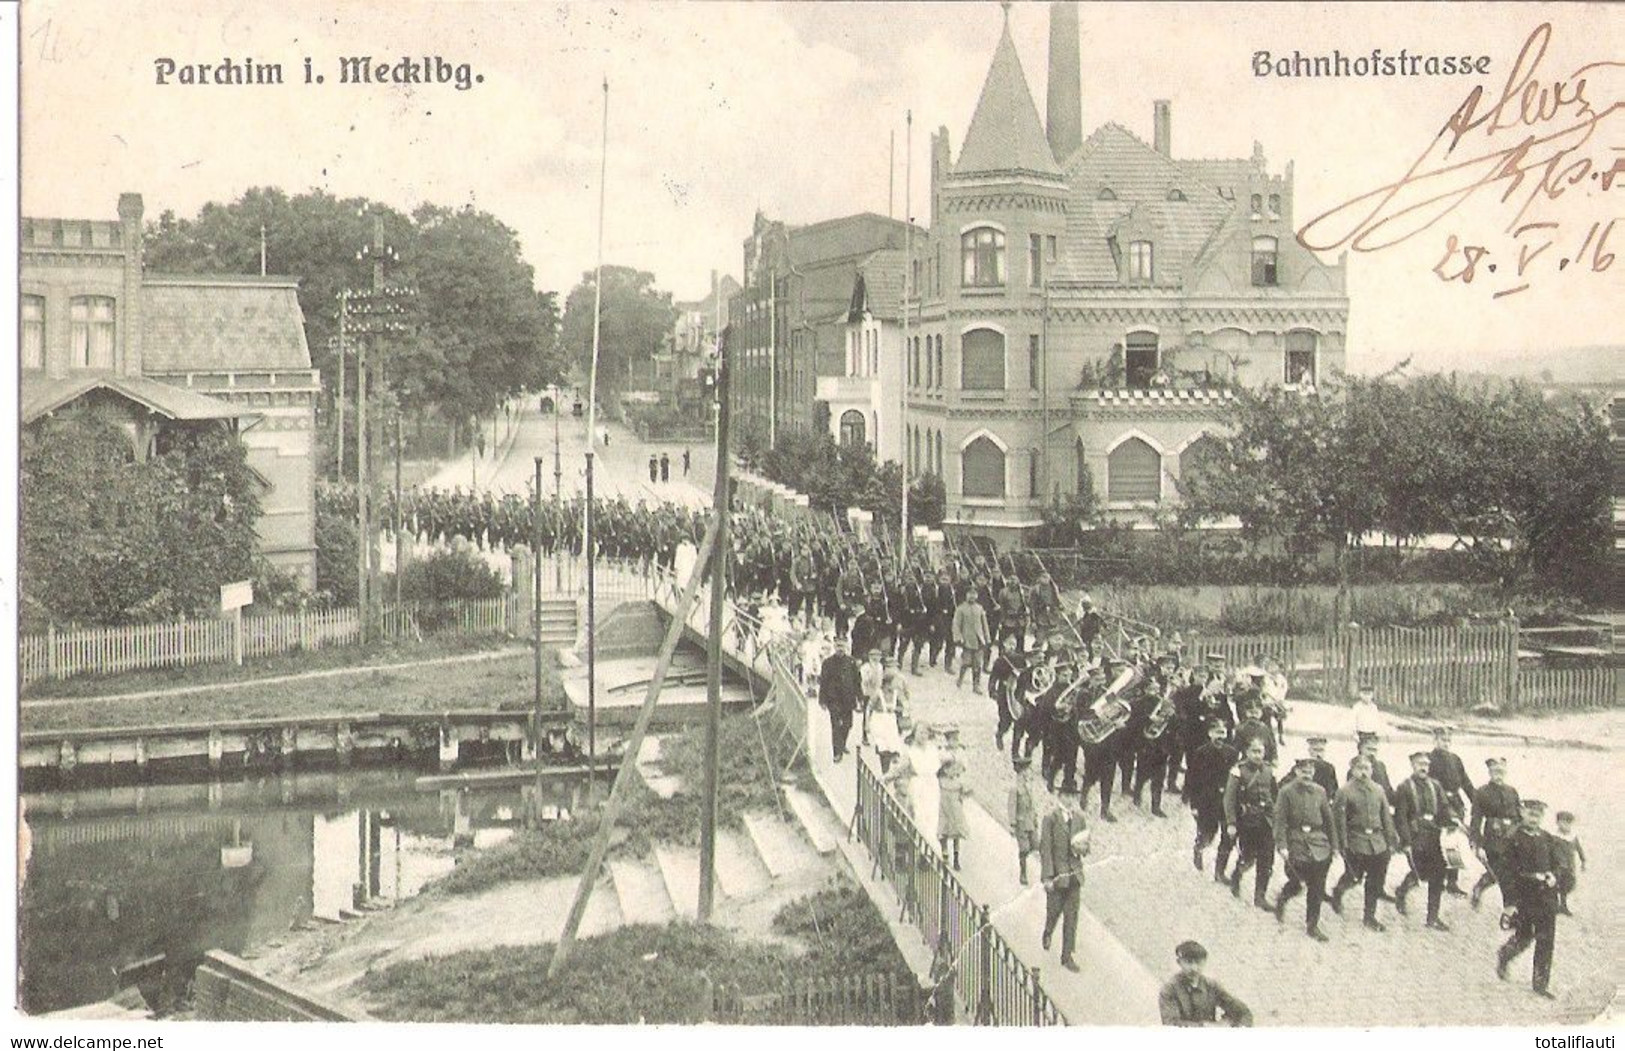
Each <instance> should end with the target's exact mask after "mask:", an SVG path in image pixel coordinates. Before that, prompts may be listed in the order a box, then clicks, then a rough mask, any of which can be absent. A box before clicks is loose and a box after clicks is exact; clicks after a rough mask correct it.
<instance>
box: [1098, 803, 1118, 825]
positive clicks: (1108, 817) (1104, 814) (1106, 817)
mask: <svg viewBox="0 0 1625 1051" xmlns="http://www.w3.org/2000/svg"><path fill="white" fill-rule="evenodd" d="M1100 820H1102V821H1110V822H1111V823H1113V824H1116V823H1117V819H1116V818H1115V817H1112V812H1111V811H1110V810H1107V809H1106V808H1105V807H1101V808H1100Z"/></svg>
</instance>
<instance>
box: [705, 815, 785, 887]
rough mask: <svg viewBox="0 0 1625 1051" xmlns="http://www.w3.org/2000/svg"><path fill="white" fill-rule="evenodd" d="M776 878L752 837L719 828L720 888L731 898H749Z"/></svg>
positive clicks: (718, 875)
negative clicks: (757, 850)
mask: <svg viewBox="0 0 1625 1051" xmlns="http://www.w3.org/2000/svg"><path fill="white" fill-rule="evenodd" d="M772 882H773V876H772V875H771V874H770V873H769V872H768V871H767V865H765V864H764V863H763V861H762V858H761V855H759V854H758V853H757V852H756V846H755V844H754V843H752V842H751V840H750V837H748V836H745V835H742V834H740V833H738V832H735V831H733V830H732V829H727V828H719V829H717V889H718V890H719V891H721V892H722V895H723V896H724V897H728V898H749V897H751V896H752V895H755V894H760V893H761V892H762V891H764V890H766V889H767V888H768V887H769V886H770V885H771V884H772Z"/></svg>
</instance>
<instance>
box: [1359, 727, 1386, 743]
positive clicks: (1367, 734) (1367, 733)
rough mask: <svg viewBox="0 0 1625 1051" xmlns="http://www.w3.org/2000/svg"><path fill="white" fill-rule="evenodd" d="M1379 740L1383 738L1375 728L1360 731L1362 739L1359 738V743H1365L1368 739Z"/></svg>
mask: <svg viewBox="0 0 1625 1051" xmlns="http://www.w3.org/2000/svg"><path fill="white" fill-rule="evenodd" d="M1378 740H1381V737H1380V735H1379V734H1378V733H1377V732H1376V731H1375V730H1361V731H1360V740H1359V742H1358V743H1359V744H1365V743H1366V742H1367V741H1378Z"/></svg>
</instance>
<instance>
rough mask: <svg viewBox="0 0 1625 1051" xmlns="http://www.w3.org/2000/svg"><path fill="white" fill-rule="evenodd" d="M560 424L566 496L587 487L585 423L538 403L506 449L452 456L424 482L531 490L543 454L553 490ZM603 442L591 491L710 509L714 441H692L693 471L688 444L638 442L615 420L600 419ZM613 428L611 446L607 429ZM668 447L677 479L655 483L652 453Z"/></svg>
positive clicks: (545, 483) (547, 488) (546, 489)
mask: <svg viewBox="0 0 1625 1051" xmlns="http://www.w3.org/2000/svg"><path fill="white" fill-rule="evenodd" d="M555 422H557V424H558V436H559V461H560V465H561V467H562V468H563V475H562V479H561V480H562V486H563V489H564V492H565V494H566V495H570V494H574V493H579V492H583V491H584V490H585V488H586V447H587V441H586V421H585V420H584V419H576V418H575V417H574V416H571V415H568V414H565V415H564V416H562V417H559V418H557V419H556V421H555V417H554V416H553V415H552V414H548V415H546V416H544V415H542V414H541V413H540V412H538V411H537V409H536V407H535V406H533V405H529V404H527V405H526V406H525V408H524V409H523V410H522V411H521V412H520V414H519V419H518V434H517V435H516V436H515V437H514V439H513V442H512V444H511V446H509V447H508V448H507V449H506V450H505V451H504V450H502V449H501V447H500V446H499V447H498V448H497V449H495V450H493V451H492V452H493V455H491V456H487V457H485V458H483V459H479V460H478V461H477V462H474V463H471V462H470V460H469V459H466V458H465V459H462V460H457V461H453V462H450V463H448V464H446V465H445V466H444V467H442V468H441V469H440V470H439V471H437V472H436V473H435V474H434V475H433V476H431V477H430V479H429V480H428V481H427V482H425V483H424V485H425V487H427V488H440V489H452V488H461V489H463V490H465V491H466V490H468V489H470V488H472V489H475V490H476V491H480V492H485V491H490V492H492V493H494V494H496V495H501V494H503V493H525V492H527V491H528V487H529V485H530V481H531V478H532V476H533V475H534V473H535V465H534V460H535V458H536V457H538V456H539V457H541V458H542V491H543V493H544V494H550V493H552V492H553V435H554V423H555ZM597 429H598V431H599V435H598V441H597V442H596V443H594V449H593V451H594V453H595V456H594V462H593V490H594V492H595V493H597V494H599V495H602V496H609V497H613V496H621V497H625V498H626V499H627V500H629V501H631V502H633V503H636V502H637V501H639V500H647V501H650V502H651V503H652V502H655V501H672V502H675V503H681V504H684V505H687V506H690V507H704V506H707V505H709V504H710V502H711V487H712V484H713V481H714V479H715V477H716V475H715V474H714V469H715V463H716V456H715V452H716V450H715V449H714V448H713V447H712V446H709V445H703V446H702V445H693V446H687V447H686V448H688V450H689V452H690V454H691V456H690V469H689V474H688V476H687V477H686V478H685V477H684V476H683V449H684V448H685V446H683V445H681V444H676V443H672V444H653V445H645V444H643V443H641V442H639V441H638V439H637V435H635V434H634V433H633V432H632V431H631V430H630V429H628V428H626V427H623V426H621V425H620V424H615V423H605V422H600V423H599V424H598V428H597ZM606 430H607V431H608V432H609V436H610V441H609V444H608V445H607V446H606V445H604V442H603V433H604V432H605V431H606ZM651 452H653V453H655V454H657V455H658V454H659V453H666V454H667V456H669V457H670V460H671V479H670V480H669V481H666V482H654V483H651V482H650V481H649V454H650V453H651Z"/></svg>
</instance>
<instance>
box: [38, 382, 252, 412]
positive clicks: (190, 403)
mask: <svg viewBox="0 0 1625 1051" xmlns="http://www.w3.org/2000/svg"><path fill="white" fill-rule="evenodd" d="M93 390H110V391H113V392H114V393H116V394H121V395H123V396H124V397H126V398H129V399H130V400H131V401H134V402H137V403H139V404H141V405H143V406H145V407H146V408H147V409H149V410H151V411H152V412H155V413H157V414H158V415H160V416H164V417H167V418H169V419H171V420H231V419H238V418H241V417H256V416H259V415H260V414H259V413H257V412H254V411H253V410H251V409H241V408H238V407H237V406H235V405H232V404H230V403H229V402H225V401H221V400H220V399H218V398H211V397H209V396H207V395H205V394H198V393H196V392H195V391H189V390H183V389H181V388H180V387H172V386H170V385H169V384H167V383H160V382H159V381H157V380H152V379H146V378H144V377H141V376H104V375H95V376H61V377H57V378H55V379H45V378H39V377H25V378H24V379H23V387H22V416H23V422H24V423H28V422H31V421H33V420H35V419H37V418H38V417H40V416H43V415H44V414H45V413H48V412H54V411H55V410H57V409H60V408H61V407H62V406H64V405H66V404H68V403H69V402H71V401H74V400H76V399H78V398H81V397H83V396H84V395H86V394H88V393H90V392H91V391H93Z"/></svg>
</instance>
